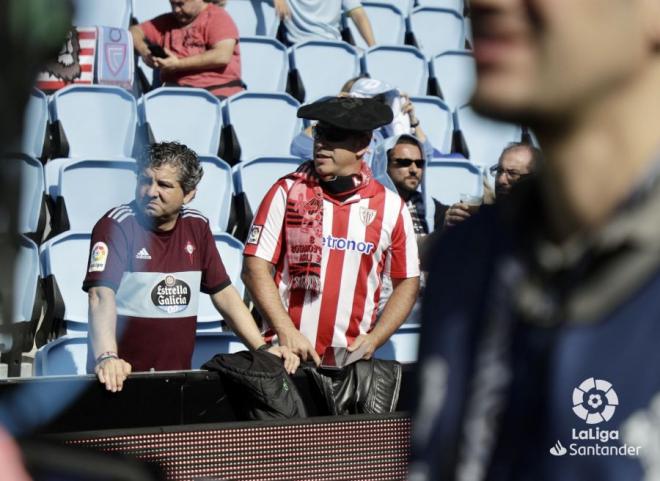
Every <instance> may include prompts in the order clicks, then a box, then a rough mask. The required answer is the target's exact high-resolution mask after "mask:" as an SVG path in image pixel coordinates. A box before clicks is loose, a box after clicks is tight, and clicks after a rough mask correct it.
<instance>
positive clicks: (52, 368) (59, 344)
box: [34, 335, 87, 376]
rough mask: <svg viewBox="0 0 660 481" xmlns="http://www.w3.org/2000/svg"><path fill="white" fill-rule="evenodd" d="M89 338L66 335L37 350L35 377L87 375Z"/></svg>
mask: <svg viewBox="0 0 660 481" xmlns="http://www.w3.org/2000/svg"><path fill="white" fill-rule="evenodd" d="M86 368H87V337H86V336H69V335H65V336H62V337H60V338H58V339H55V340H54V341H51V342H49V343H48V344H46V345H44V346H42V347H40V348H39V349H37V352H36V353H35V355H34V375H35V376H71V375H82V374H86V373H87V371H86Z"/></svg>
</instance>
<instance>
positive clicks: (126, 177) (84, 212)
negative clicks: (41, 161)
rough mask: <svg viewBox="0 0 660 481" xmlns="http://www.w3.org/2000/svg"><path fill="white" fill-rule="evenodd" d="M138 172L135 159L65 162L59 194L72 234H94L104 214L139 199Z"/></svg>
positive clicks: (59, 183) (61, 169) (61, 173)
mask: <svg viewBox="0 0 660 481" xmlns="http://www.w3.org/2000/svg"><path fill="white" fill-rule="evenodd" d="M135 168H136V163H135V161H134V160H132V159H127V160H123V161H107V160H71V161H68V162H65V163H64V164H63V165H62V167H61V168H60V173H59V182H58V186H57V190H56V194H57V197H61V198H62V199H63V201H64V205H65V206H66V214H67V218H68V221H69V228H70V230H72V231H78V232H90V233H91V232H92V228H93V227H94V224H96V222H97V221H98V220H99V219H100V218H101V216H103V214H105V213H106V212H107V211H109V210H110V209H112V208H113V207H116V206H118V205H121V204H127V203H129V202H131V201H132V200H133V199H134V198H135V182H136V177H135Z"/></svg>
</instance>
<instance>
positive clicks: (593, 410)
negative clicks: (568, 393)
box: [573, 377, 619, 424]
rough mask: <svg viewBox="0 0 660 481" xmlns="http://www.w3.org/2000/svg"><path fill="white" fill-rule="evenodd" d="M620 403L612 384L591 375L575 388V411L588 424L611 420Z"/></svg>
mask: <svg viewBox="0 0 660 481" xmlns="http://www.w3.org/2000/svg"><path fill="white" fill-rule="evenodd" d="M618 405H619V397H618V396H617V395H616V392H615V391H614V389H613V388H612V384H611V383H609V382H607V381H605V380H603V379H594V378H593V377H590V378H589V379H585V380H584V381H582V384H580V385H579V386H578V387H576V388H575V389H573V412H574V413H575V415H576V416H577V417H579V418H580V419H583V420H584V421H585V422H586V423H587V424H600V423H602V422H604V421H609V420H610V419H612V416H613V415H614V411H615V410H616V407H617V406H618Z"/></svg>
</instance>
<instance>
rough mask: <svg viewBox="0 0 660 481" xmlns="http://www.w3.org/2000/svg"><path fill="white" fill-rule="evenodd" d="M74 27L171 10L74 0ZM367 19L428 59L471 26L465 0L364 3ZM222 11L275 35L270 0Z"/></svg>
mask: <svg viewBox="0 0 660 481" xmlns="http://www.w3.org/2000/svg"><path fill="white" fill-rule="evenodd" d="M74 3H75V7H76V12H75V15H74V18H73V24H74V25H77V26H93V25H103V26H108V27H115V28H124V29H126V28H128V27H129V25H130V23H131V19H133V21H137V22H143V21H145V20H149V19H151V18H154V17H156V16H158V15H160V14H163V13H167V12H169V11H170V4H169V2H168V1H167V0H132V1H131V0H76V1H75V2H74ZM362 4H363V6H364V8H365V10H366V12H367V15H368V16H369V19H370V21H371V25H372V28H373V31H374V36H375V39H376V43H377V44H392V45H403V44H404V41H405V40H406V34H407V33H408V35H409V36H410V37H412V40H411V39H409V41H410V40H411V43H414V44H416V45H418V46H419V47H420V48H421V50H422V51H423V52H424V53H425V54H426V55H427V56H429V57H431V56H433V55H435V54H437V53H439V52H441V51H444V50H455V49H458V48H463V45H464V44H465V39H466V37H468V36H469V34H468V33H467V32H468V31H469V26H468V25H467V22H466V20H465V18H464V16H463V13H464V9H465V8H464V2H463V0H420V1H418V2H417V5H418V6H417V7H414V8H413V2H412V1H411V0H397V1H393V2H388V1H373V0H367V1H363V2H362ZM225 9H226V10H227V12H228V13H229V14H230V15H231V17H232V18H233V20H234V22H235V23H236V26H237V27H238V31H239V34H240V35H241V36H253V35H260V36H268V37H273V38H274V37H275V36H276V34H277V30H278V25H279V19H278V18H277V16H276V14H275V9H274V7H273V5H272V2H270V1H263V0H229V1H228V2H227V3H226V5H225ZM344 22H345V24H346V26H347V28H348V29H349V31H350V32H351V36H352V38H353V39H354V40H355V44H356V45H357V46H358V47H360V48H365V47H366V45H365V44H364V41H363V40H362V37H361V36H360V35H359V33H358V32H357V30H356V29H355V26H354V25H353V22H347V21H346V17H345V16H344Z"/></svg>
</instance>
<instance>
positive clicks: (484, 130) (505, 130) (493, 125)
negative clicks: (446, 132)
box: [454, 105, 522, 168]
mask: <svg viewBox="0 0 660 481" xmlns="http://www.w3.org/2000/svg"><path fill="white" fill-rule="evenodd" d="M454 119H455V120H454V122H455V123H456V122H457V123H458V125H455V127H458V128H460V130H461V132H463V137H464V138H465V141H466V143H467V146H468V149H469V151H470V161H471V162H473V163H477V164H480V165H482V166H484V167H485V168H488V167H490V166H491V165H495V164H496V163H497V160H498V159H499V157H500V154H501V153H502V151H503V150H504V148H505V147H506V146H507V145H508V144H509V143H511V142H518V141H520V139H521V135H522V129H521V127H520V126H519V125H516V124H510V123H506V122H499V121H496V120H492V119H489V118H486V117H482V116H481V115H478V114H476V113H475V112H474V111H473V110H472V109H471V108H470V107H469V106H467V105H466V106H463V107H461V108H460V109H459V110H458V111H457V115H455V116H454Z"/></svg>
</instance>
